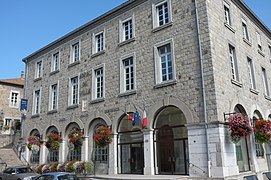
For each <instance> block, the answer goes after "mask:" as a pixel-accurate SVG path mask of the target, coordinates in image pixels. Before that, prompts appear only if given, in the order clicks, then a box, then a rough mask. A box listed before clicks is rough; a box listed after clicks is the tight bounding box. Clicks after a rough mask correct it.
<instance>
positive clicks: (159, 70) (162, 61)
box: [154, 40, 175, 84]
mask: <svg viewBox="0 0 271 180" xmlns="http://www.w3.org/2000/svg"><path fill="white" fill-rule="evenodd" d="M172 48H173V43H172V40H168V41H166V42H163V43H161V44H158V45H156V46H155V49H154V51H155V69H156V83H157V84H159V83H163V82H168V81H173V80H175V72H174V58H173V50H172Z"/></svg>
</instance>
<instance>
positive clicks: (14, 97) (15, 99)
mask: <svg viewBox="0 0 271 180" xmlns="http://www.w3.org/2000/svg"><path fill="white" fill-rule="evenodd" d="M9 106H10V107H19V92H15V91H11V93H10V102H9Z"/></svg>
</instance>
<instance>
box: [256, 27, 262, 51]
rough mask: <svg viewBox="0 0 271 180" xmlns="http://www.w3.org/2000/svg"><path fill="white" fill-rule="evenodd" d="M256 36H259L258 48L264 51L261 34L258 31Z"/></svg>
mask: <svg viewBox="0 0 271 180" xmlns="http://www.w3.org/2000/svg"><path fill="white" fill-rule="evenodd" d="M256 36H257V43H258V50H260V51H262V43H261V35H260V34H259V33H258V32H256Z"/></svg>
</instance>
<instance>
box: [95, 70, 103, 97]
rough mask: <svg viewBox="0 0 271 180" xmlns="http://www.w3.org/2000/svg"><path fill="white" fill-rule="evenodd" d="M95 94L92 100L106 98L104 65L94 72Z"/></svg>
mask: <svg viewBox="0 0 271 180" xmlns="http://www.w3.org/2000/svg"><path fill="white" fill-rule="evenodd" d="M93 74H94V76H93V78H94V79H93V94H92V99H93V100H94V99H101V98H104V65H103V66H102V67H98V68H97V69H95V70H94V71H93Z"/></svg>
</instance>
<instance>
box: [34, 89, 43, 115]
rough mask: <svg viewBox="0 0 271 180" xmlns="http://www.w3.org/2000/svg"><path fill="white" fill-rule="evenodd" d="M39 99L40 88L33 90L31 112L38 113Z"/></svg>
mask: <svg viewBox="0 0 271 180" xmlns="http://www.w3.org/2000/svg"><path fill="white" fill-rule="evenodd" d="M40 99H41V90H36V91H35V92H34V100H33V113H32V114H39V113H40Z"/></svg>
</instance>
